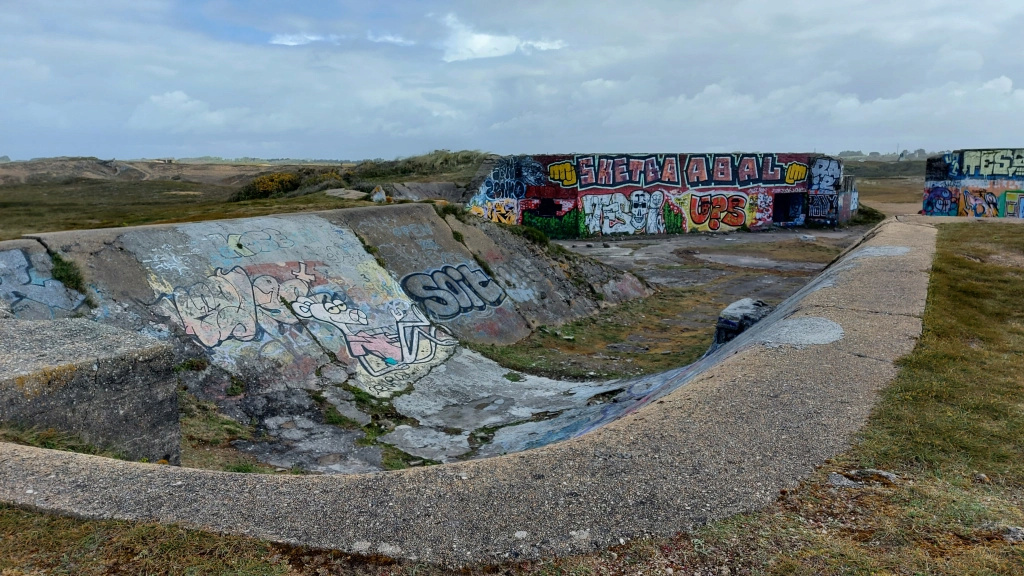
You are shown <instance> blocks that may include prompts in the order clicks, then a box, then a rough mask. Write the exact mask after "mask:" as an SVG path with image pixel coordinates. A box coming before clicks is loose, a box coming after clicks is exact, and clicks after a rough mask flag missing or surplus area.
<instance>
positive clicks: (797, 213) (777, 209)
mask: <svg viewBox="0 0 1024 576" xmlns="http://www.w3.org/2000/svg"><path fill="white" fill-rule="evenodd" d="M803 212H804V195H803V194H800V193H795V194H778V193H776V194H775V201H774V203H773V208H772V221H774V222H775V223H776V224H795V223H798V222H800V221H801V220H802V219H801V215H803Z"/></svg>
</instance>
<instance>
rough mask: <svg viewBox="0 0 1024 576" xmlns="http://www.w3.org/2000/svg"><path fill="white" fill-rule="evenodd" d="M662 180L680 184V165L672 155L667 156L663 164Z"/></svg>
mask: <svg viewBox="0 0 1024 576" xmlns="http://www.w3.org/2000/svg"><path fill="white" fill-rule="evenodd" d="M661 181H662V182H664V183H666V184H679V165H678V164H677V163H676V159H675V158H674V157H672V156H669V157H666V158H665V162H664V163H662V165H661Z"/></svg>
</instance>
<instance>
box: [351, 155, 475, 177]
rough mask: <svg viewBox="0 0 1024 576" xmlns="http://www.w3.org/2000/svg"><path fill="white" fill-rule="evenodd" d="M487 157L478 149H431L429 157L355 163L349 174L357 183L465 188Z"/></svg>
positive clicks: (421, 156)
mask: <svg viewBox="0 0 1024 576" xmlns="http://www.w3.org/2000/svg"><path fill="white" fill-rule="evenodd" d="M487 156H488V154H486V153H484V152H480V151H479V150H461V151H458V152H452V151H450V150H434V151H433V152H430V153H429V154H423V155H420V156H411V157H409V158H400V159H398V160H381V159H377V160H367V161H365V162H360V163H359V164H357V165H356V166H355V167H353V168H352V169H351V170H349V172H348V174H349V176H350V178H351V180H352V181H353V182H357V183H358V182H364V183H370V184H383V183H387V182H414V181H444V182H455V183H456V184H461V185H465V184H468V183H469V181H470V180H471V179H472V178H473V176H474V175H475V174H476V172H477V170H478V169H479V168H480V165H481V164H483V162H484V160H486V159H487Z"/></svg>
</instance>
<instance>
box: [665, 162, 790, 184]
mask: <svg viewBox="0 0 1024 576" xmlns="http://www.w3.org/2000/svg"><path fill="white" fill-rule="evenodd" d="M684 165H685V166H686V183H687V184H688V185H689V186H691V187H701V188H703V187H708V186H729V187H740V188H745V187H747V186H757V185H762V184H777V185H789V186H792V185H796V184H799V183H801V182H803V181H804V180H805V179H806V178H807V165H806V164H801V163H799V162H791V163H789V164H786V165H780V164H779V163H778V159H777V156H776V155H774V154H715V155H712V154H690V155H688V156H686V160H685V163H684Z"/></svg>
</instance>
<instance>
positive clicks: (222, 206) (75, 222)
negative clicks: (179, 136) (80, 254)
mask: <svg viewBox="0 0 1024 576" xmlns="http://www.w3.org/2000/svg"><path fill="white" fill-rule="evenodd" d="M236 189H237V188H235V187H233V186H214V185H209V184H197V183H194V182H178V181H172V180H147V181H142V182H117V181H107V180H89V179H79V180H73V181H69V182H65V183H60V184H54V183H40V184H20V185H16V186H0V240H9V239H12V238H18V237H20V236H22V235H23V234H31V233H39V232H49V231H57V230H83V229H88V228H116V227H121V226H136V225H140V224H155V223H171V222H193V221H199V220H215V219H220V218H246V217H251V216H263V215H266V214H279V213H286V212H304V211H312V210H332V209H337V208H352V207H358V206H372V205H373V203H372V202H368V201H362V200H344V199H341V198H334V197H331V196H327V195H326V194H324V193H323V192H316V193H313V194H308V195H304V196H296V197H290V198H283V197H282V198H268V199H260V200H246V201H240V202H229V201H228V199H229V198H230V197H231V195H232V194H233V193H234V192H235V190H236Z"/></svg>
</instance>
